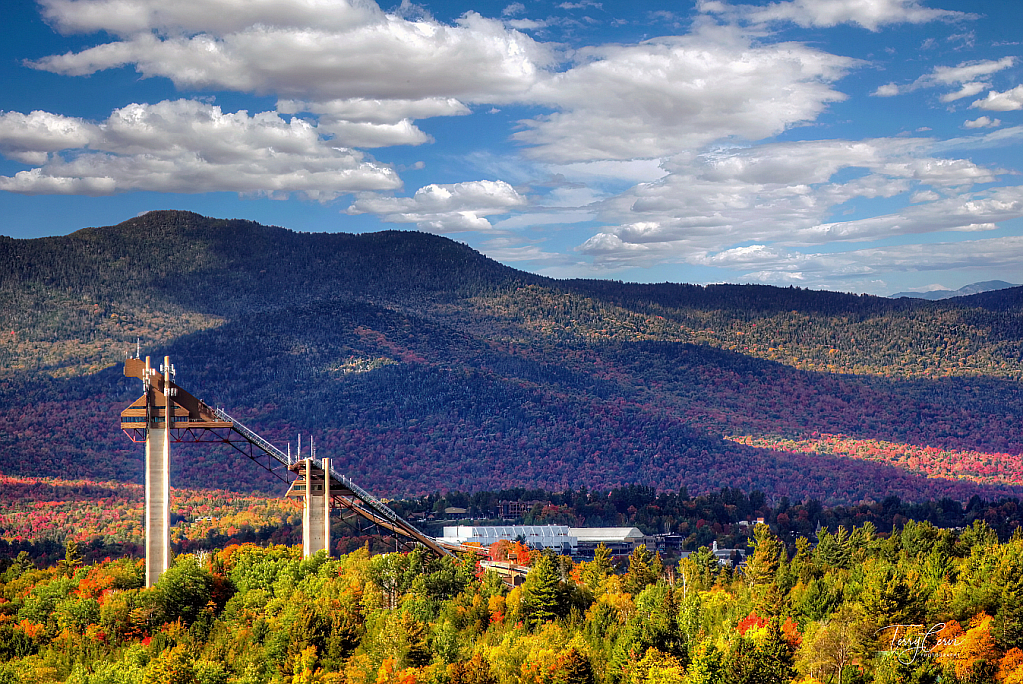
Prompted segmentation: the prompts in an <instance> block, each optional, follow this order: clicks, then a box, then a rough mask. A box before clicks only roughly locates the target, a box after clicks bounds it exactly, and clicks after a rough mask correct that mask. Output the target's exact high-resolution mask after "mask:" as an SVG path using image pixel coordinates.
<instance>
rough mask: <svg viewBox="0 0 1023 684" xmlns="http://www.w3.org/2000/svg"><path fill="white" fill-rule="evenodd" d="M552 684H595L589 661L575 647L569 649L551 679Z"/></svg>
mask: <svg viewBox="0 0 1023 684" xmlns="http://www.w3.org/2000/svg"><path fill="white" fill-rule="evenodd" d="M551 684H594V677H593V667H591V666H590V661H589V659H588V658H587V657H586V656H585V655H583V654H582V653H580V652H579V649H577V648H575V647H574V646H573V647H572V648H570V649H568V653H566V654H565V655H564V657H563V658H562V659H561V661H560V662H559V664H558V668H557V669H556V670H555V671H554V674H553V676H552V677H551Z"/></svg>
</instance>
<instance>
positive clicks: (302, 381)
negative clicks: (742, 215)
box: [0, 212, 1023, 503]
mask: <svg viewBox="0 0 1023 684" xmlns="http://www.w3.org/2000/svg"><path fill="white" fill-rule="evenodd" d="M0 326H2V328H0V330H2V331H3V335H2V338H3V342H0V472H2V473H4V474H5V475H35V476H38V475H40V474H47V473H53V474H57V473H59V474H60V475H61V476H62V477H69V478H91V479H97V480H105V481H131V482H136V481H138V479H139V477H140V474H141V465H140V461H141V456H142V454H141V449H140V448H139V447H138V446H137V445H133V444H131V443H130V442H128V440H127V439H126V438H125V437H124V436H123V435H122V434H121V433H120V431H119V430H118V429H117V422H116V416H117V414H118V412H119V411H120V409H121V408H122V407H123V405H124V404H125V403H126V402H129V401H131V400H133V399H134V398H136V397H137V395H138V392H139V388H138V387H136V386H135V384H134V383H132V382H128V381H126V380H125V379H124V378H123V377H122V376H121V373H120V367H119V364H118V362H119V360H120V359H122V358H123V356H124V353H125V350H127V349H128V348H132V349H133V348H134V343H135V339H136V337H142V338H143V344H144V348H145V349H144V351H145V353H147V354H151V355H153V356H163V355H164V354H170V355H171V357H172V359H173V360H174V363H175V365H176V366H177V368H178V371H179V374H178V378H179V382H180V383H181V384H182V385H183V386H184V387H186V388H187V389H189V391H191V392H192V393H194V394H196V395H197V396H200V397H202V398H203V399H205V400H206V401H207V402H209V403H212V404H217V405H221V406H225V407H227V408H228V409H229V410H230V411H231V412H232V414H234V415H237V417H238V418H239V419H241V420H243V421H245V422H246V423H247V424H251V426H252V427H254V428H256V429H257V430H258V431H259V432H260V433H261V434H264V436H267V437H269V438H271V439H273V440H275V441H277V442H278V443H280V444H282V445H283V444H284V443H285V442H286V441H287V440H289V439H290V440H292V441H293V440H294V438H295V436H296V435H297V434H298V433H299V432H302V433H303V434H311V435H312V436H313V437H314V438H315V440H316V443H317V446H318V450H319V453H320V455H330V456H332V457H333V458H335V459H337V461H335V462H339V463H340V465H341V467H342V468H343V469H344V470H345V471H346V472H348V473H349V474H350V475H351V476H352V477H353V478H355V479H356V481H358V482H360V483H361V484H364V485H365V486H368V487H370V488H371V489H373V490H374V491H377V492H378V493H381V494H384V495H392V496H397V495H412V494H422V493H425V492H429V491H435V490H445V489H460V490H464V491H475V490H480V489H491V490H496V489H501V488H504V487H515V486H528V487H544V488H547V489H552V490H557V489H562V488H566V487H579V486H588V487H600V488H607V487H612V486H619V485H624V484H629V483H637V484H647V485H653V486H656V487H658V488H660V489H669V490H677V489H678V488H679V487H681V486H687V487H688V488H689V491H691V492H693V493H698V492H702V491H709V490H717V489H720V488H721V487H724V486H729V487H739V488H741V489H743V490H747V491H749V490H753V489H759V490H761V491H764V492H765V493H767V494H768V495H770V496H781V495H789V496H791V497H792V498H794V499H796V500H802V499H803V498H804V497H815V498H818V499H820V500H821V501H823V502H825V503H845V502H857V501H860V500H869V499H873V500H879V499H881V498H883V497H885V496H887V495H898V496H900V497H902V498H904V499H906V500H921V499H927V498H939V497H941V496H951V497H953V498H956V499H959V500H965V499H967V498H969V497H970V496H972V495H974V494H979V495H981V496H982V497H984V498H989V499H990V498H995V497H998V496H1003V495H1010V496H1018V495H1019V494H1020V493H1021V492H1023V489H1021V486H1023V433H1021V430H1023V428H1021V427H1020V424H1021V423H1020V420H1019V418H1020V412H1021V408H1020V407H1021V406H1023V401H1021V400H1023V396H1021V389H1020V383H1021V379H1023V333H1021V331H1023V288H1013V289H1008V290H1001V291H997V292H988V293H984V294H978V295H974V296H971V297H963V298H958V299H955V300H946V301H941V302H927V301H923V300H912V299H902V300H891V299H885V298H879V297H868V296H854V295H846V294H840V293H832V292H812V291H807V290H799V289H794V288H772V287H764V286H733V285H720V286H707V287H702V286H689V285H672V284H661V285H633V284H623V283H616V282H613V281H555V280H551V279H547V278H542V277H539V276H534V275H530V274H526V273H522V272H520V271H516V270H514V269H511V268H508V267H505V266H502V265H500V264H497V263H496V262H493V261H491V260H489V259H487V258H485V257H483V256H482V255H480V254H478V253H476V252H474V251H473V250H471V249H470V248H468V247H466V246H464V245H460V244H458V243H455V242H453V241H451V240H448V239H445V238H440V237H436V236H431V235H426V234H422V233H408V232H397V231H386V232H382V233H374V234H366V235H348V234H340V233H339V234H302V233H296V232H293V231H290V230H287V229H284V228H276V227H266V226H261V225H258V224H254V223H251V222H245V221H225V220H215V219H207V218H204V217H201V216H198V215H196V214H189V213H183V212H151V213H149V214H145V215H144V216H141V217H138V218H136V219H132V220H130V221H126V222H124V223H122V224H119V225H117V226H112V227H107V228H90V229H86V230H82V231H78V232H77V233H74V234H72V235H69V236H66V237H59V238H45V239H40V240H12V239H9V238H2V239H0ZM177 453H179V454H180V457H178V458H177V459H176V463H175V466H174V467H175V469H176V471H177V472H176V474H175V480H174V481H175V482H176V483H178V484H179V485H180V486H182V487H195V488H220V489H233V490H236V491H238V490H251V489H261V490H265V491H276V487H277V485H276V484H275V483H273V482H271V481H269V480H267V479H266V478H264V477H263V475H262V474H261V473H260V471H259V470H258V469H256V468H254V467H251V466H249V465H248V464H244V463H238V462H237V459H236V457H235V456H234V455H233V454H232V453H230V452H229V451H227V450H226V449H221V448H206V449H200V448H198V447H184V446H183V447H182V448H181V449H180V450H179V451H178V452H177Z"/></svg>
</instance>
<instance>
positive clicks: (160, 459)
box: [146, 356, 174, 587]
mask: <svg viewBox="0 0 1023 684" xmlns="http://www.w3.org/2000/svg"><path fill="white" fill-rule="evenodd" d="M155 374H156V370H155V369H154V368H151V367H150V365H149V357H148V356H147V357H146V375H147V377H152V376H153V375H155ZM170 375H171V365H170V357H168V356H165V357H163V383H162V388H163V390H164V391H163V392H161V391H159V390H157V389H156V388H155V387H154V386H153V383H152V382H149V383H147V387H146V407H147V408H148V409H149V410H148V411H147V413H148V416H147V420H146V586H147V587H151V586H153V585H154V584H156V581H157V580H158V579H159V578H160V575H162V574H163V573H164V572H165V571H166V570H167V568H169V567H170V503H171V502H170V452H171V446H170V445H171V429H172V428H173V426H174V423H173V421H174V402H173V401H172V399H171V395H172V394H173V393H174V392H173V391H172V390H170V387H171V380H170Z"/></svg>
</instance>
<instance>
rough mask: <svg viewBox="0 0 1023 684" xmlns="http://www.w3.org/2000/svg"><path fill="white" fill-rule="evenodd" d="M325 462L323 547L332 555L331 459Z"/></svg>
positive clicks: (323, 462) (328, 554)
mask: <svg viewBox="0 0 1023 684" xmlns="http://www.w3.org/2000/svg"><path fill="white" fill-rule="evenodd" d="M320 462H321V463H322V464H323V548H325V549H326V550H327V556H328V557H329V556H330V504H331V496H330V459H329V458H325V459H323V460H322V461H320Z"/></svg>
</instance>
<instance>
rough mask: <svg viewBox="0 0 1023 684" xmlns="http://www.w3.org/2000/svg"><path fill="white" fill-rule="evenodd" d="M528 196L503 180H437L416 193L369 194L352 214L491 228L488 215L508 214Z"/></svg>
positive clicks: (440, 229) (448, 229)
mask: <svg viewBox="0 0 1023 684" xmlns="http://www.w3.org/2000/svg"><path fill="white" fill-rule="evenodd" d="M525 204H526V198H524V197H523V196H522V195H520V194H519V193H518V192H517V191H516V190H515V188H513V187H512V186H510V185H508V184H507V183H505V182H503V181H486V180H483V181H469V182H465V183H453V184H445V185H440V184H433V185H427V186H425V187H422V188H419V190H417V191H416V194H415V195H414V196H413V197H383V196H380V195H373V194H367V195H364V196H361V197H359V198H358V199H356V200H355V202H353V203H352V205H351V206H350V207H349V208H348V210H347V212H348V213H349V214H376V215H378V216H379V217H380V219H381V220H382V221H387V222H389V223H415V224H416V225H417V226H418V227H419V228H420V229H421V230H426V231H430V232H432V233H457V232H464V231H489V230H491V228H492V226H491V224H490V222H489V221H488V220H487V219H486V218H484V217H486V216H493V215H498V214H505V213H507V212H508V211H510V210H511V209H514V208H517V207H521V206H524V205H525Z"/></svg>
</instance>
